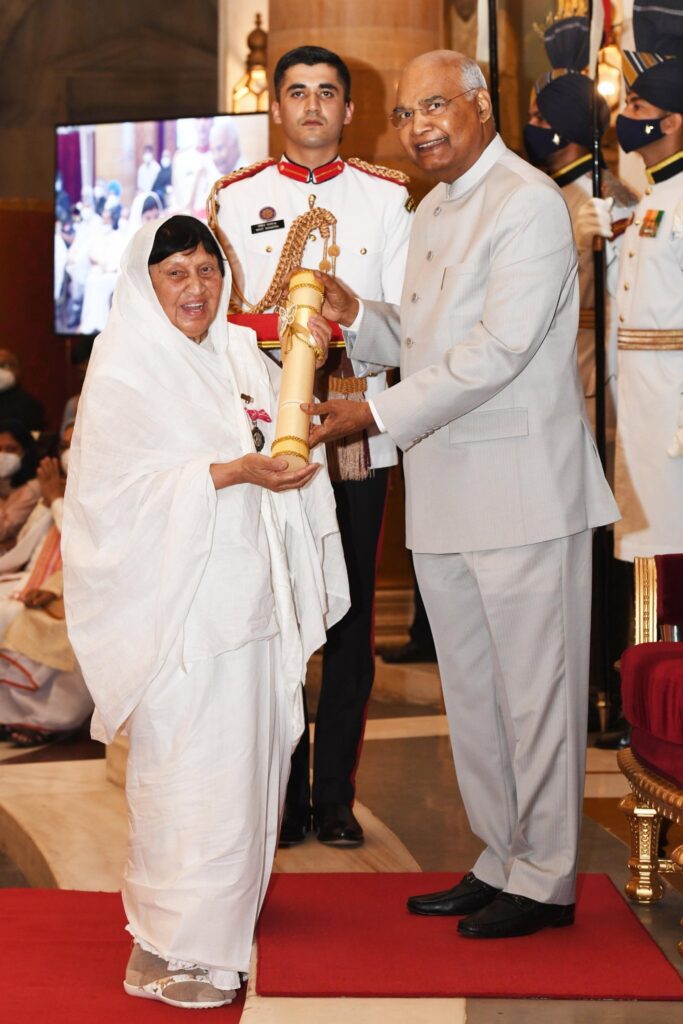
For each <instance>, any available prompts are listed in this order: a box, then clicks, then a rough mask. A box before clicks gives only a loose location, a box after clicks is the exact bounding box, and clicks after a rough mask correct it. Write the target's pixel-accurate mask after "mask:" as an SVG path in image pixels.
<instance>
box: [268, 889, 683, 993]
mask: <svg viewBox="0 0 683 1024" xmlns="http://www.w3.org/2000/svg"><path fill="white" fill-rule="evenodd" d="M454 880H455V876H454V875H452V874H448V875H446V874H342V875H326V874H306V875H303V874H302V875H275V876H274V877H273V881H272V883H271V888H270V892H269V895H268V900H267V903H266V907H265V910H264V913H263V915H262V917H261V923H260V925H259V935H258V953H259V966H258V976H257V986H256V987H257V991H258V993H259V995H264V996H414V997H419V996H442V997H448V996H473V997H480V998H484V997H491V998H495V997H503V998H505V997H507V998H511V999H514V998H520V999H521V998H549V999H643V1000H645V999H658V1000H680V999H683V981H682V980H681V978H680V977H679V975H678V972H677V971H676V970H675V968H674V967H672V966H671V964H670V963H668V961H667V960H666V958H665V956H664V955H663V953H662V952H661V951H660V949H659V948H658V946H657V945H656V944H655V943H654V941H653V940H652V939H651V938H650V936H649V935H648V933H647V931H646V930H645V928H644V927H643V926H642V925H641V924H640V921H639V920H638V918H637V917H636V916H635V914H634V913H633V912H632V911H631V909H630V908H629V907H628V905H627V904H626V902H625V901H624V899H622V897H621V896H620V894H619V893H618V892H617V890H616V888H615V887H614V886H613V884H612V882H611V881H610V880H609V878H607V876H606V875H583V876H582V877H581V879H580V882H579V896H578V908H577V919H576V924H575V925H574V926H573V927H571V928H560V929H547V930H545V931H543V932H539V933H538V934H537V935H530V936H528V937H525V938H519V939H507V940H501V939H498V940H487V941H481V940H479V941H477V940H474V939H464V938H461V937H459V936H458V935H456V932H455V925H456V919H454V918H441V919H435V918H428V917H414V916H413V915H411V914H409V913H408V912H407V911H406V910H405V900H406V897H407V896H409V895H410V894H412V893H415V892H430V891H433V890H436V889H443V888H448V887H449V886H451V885H453V884H454Z"/></svg>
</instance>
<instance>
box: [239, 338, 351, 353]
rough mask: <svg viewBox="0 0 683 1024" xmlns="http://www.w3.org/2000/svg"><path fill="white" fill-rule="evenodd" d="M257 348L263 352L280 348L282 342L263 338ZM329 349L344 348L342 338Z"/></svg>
mask: <svg viewBox="0 0 683 1024" xmlns="http://www.w3.org/2000/svg"><path fill="white" fill-rule="evenodd" d="M256 344H257V345H258V347H259V348H262V349H264V350H269V349H278V348H282V342H281V341H280V339H279V338H264V339H262V340H261V341H258V342H257V343H256ZM327 347H328V349H329V348H346V344H345V342H344V340H343V338H337V339H336V340H335V341H331V342H330V344H329V345H328V346H327Z"/></svg>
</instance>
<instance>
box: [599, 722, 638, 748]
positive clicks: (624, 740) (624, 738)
mask: <svg viewBox="0 0 683 1024" xmlns="http://www.w3.org/2000/svg"><path fill="white" fill-rule="evenodd" d="M595 746H596V747H597V748H598V750H625V749H626V747H630V746H631V726H630V725H627V726H626V727H625V728H624V729H618V730H616V731H615V732H604V733H603V734H602V735H601V736H598V738H597V739H596V741H595Z"/></svg>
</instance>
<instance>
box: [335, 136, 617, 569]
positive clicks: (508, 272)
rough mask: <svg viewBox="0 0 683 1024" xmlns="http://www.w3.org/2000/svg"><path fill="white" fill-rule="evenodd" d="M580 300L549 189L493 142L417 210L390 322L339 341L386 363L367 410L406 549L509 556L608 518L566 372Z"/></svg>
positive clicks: (357, 355) (572, 360) (557, 204)
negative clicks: (393, 368)
mask: <svg viewBox="0 0 683 1024" xmlns="http://www.w3.org/2000/svg"><path fill="white" fill-rule="evenodd" d="M578 305H579V294H578V286H577V270H576V250H575V248H574V241H573V238H572V231H571V224H570V221H569V216H568V213H567V207H566V206H565V203H564V202H563V200H562V197H561V194H560V191H559V189H558V188H557V187H556V186H555V185H554V184H553V183H552V182H551V181H550V179H549V178H548V177H546V175H544V174H542V173H541V172H540V171H538V170H536V169H535V168H533V167H531V166H530V165H529V164H527V163H526V162H525V161H524V160H521V159H520V158H519V157H517V156H515V154H514V153H512V152H511V151H510V150H508V149H507V148H506V147H505V145H504V143H503V142H502V140H501V139H500V138H499V137H496V138H495V139H494V140H493V141H492V142H491V143H490V145H489V146H488V147H487V148H486V150H485V151H484V153H483V154H482V155H481V157H480V158H479V160H478V161H477V163H476V164H475V165H474V166H473V167H471V168H470V170H469V171H467V172H466V173H465V174H464V175H462V176H461V177H460V178H458V179H457V180H456V181H455V182H453V183H452V184H450V185H446V184H439V185H437V186H436V188H434V189H433V190H432V191H431V192H430V193H429V195H428V196H427V197H426V198H425V199H424V200H423V202H422V203H421V204H420V206H419V208H418V210H417V213H416V215H415V218H414V224H413V230H412V233H411V239H410V248H409V252H408V263H407V267H406V279H405V284H404V288H403V296H402V300H401V307H400V325H399V311H398V310H397V309H395V308H394V309H393V310H392V309H391V308H390V307H387V306H384V307H378V306H377V305H376V304H375V303H372V302H369V303H366V304H365V311H364V315H363V318H362V321H361V324H360V330H359V333H358V336H357V338H356V339H355V341H351V342H350V347H351V353H352V356H353V358H354V360H360V361H363V362H366V363H379V364H381V363H384V365H395V364H396V363H398V362H400V366H401V376H402V380H401V382H400V383H399V384H397V385H396V386H395V387H393V388H390V389H389V390H388V391H386V392H384V393H383V394H381V395H378V396H377V397H376V398H374V399H373V403H374V406H375V408H376V410H377V412H378V414H379V417H380V418H381V420H382V421H383V424H384V426H385V427H386V429H387V431H388V432H389V434H390V435H391V436H392V437H393V438H394V440H395V441H396V443H397V444H398V445H399V447H401V448H402V449H403V450H404V452H405V458H404V469H405V474H406V519H407V543H408V547H410V548H412V549H413V550H414V551H418V552H432V553H444V552H458V551H476V550H484V549H491V548H506V547H514V546H518V545H525V544H534V543H537V542H540V541H545V540H551V539H553V538H557V537H562V536H569V535H571V534H573V533H578V532H580V531H582V530H585V529H587V528H590V527H594V526H599V525H601V524H604V523H608V522H611V521H613V520H614V519H615V518H617V515H618V513H617V508H616V505H615V502H614V499H613V497H612V494H611V492H610V489H609V487H608V485H607V482H606V480H605V477H604V474H603V471H602V468H601V465H600V461H599V458H598V455H597V451H596V449H595V444H594V442H593V438H592V436H591V432H590V427H589V425H588V422H587V419H586V413H585V408H584V401H583V395H582V393H581V386H580V383H579V378H578V372H577V365H576V334H577V320H578ZM399 339H400V340H399Z"/></svg>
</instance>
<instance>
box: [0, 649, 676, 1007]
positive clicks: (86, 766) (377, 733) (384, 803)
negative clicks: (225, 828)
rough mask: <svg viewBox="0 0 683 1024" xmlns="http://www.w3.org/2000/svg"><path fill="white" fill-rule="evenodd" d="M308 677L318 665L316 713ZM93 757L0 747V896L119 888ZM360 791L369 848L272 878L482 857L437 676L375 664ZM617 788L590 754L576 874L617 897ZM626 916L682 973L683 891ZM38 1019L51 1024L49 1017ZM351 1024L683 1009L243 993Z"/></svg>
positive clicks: (604, 754)
mask: <svg viewBox="0 0 683 1024" xmlns="http://www.w3.org/2000/svg"><path fill="white" fill-rule="evenodd" d="M318 679H319V665H318V664H317V662H316V661H315V660H314V662H313V664H312V666H311V672H310V679H309V684H310V696H311V697H312V701H311V703H312V704H313V705H315V696H316V690H317V686H318ZM102 754H103V751H102V749H101V748H100V747H99V745H98V744H95V743H93V742H92V741H90V740H89V739H88V738H87V737H86V736H85V735H81V736H78V737H73V738H72V739H70V740H69V741H68V742H67V743H64V744H62V745H61V746H60V747H56V746H55V747H46V748H39V749H37V750H35V751H32V752H18V751H16V750H15V749H13V748H10V747H8V745H7V744H0V761H1V762H2V764H0V851H3V852H2V853H0V886H20V885H22V884H52V885H54V884H58V885H61V886H63V887H79V888H85V889H95V888H104V889H116V888H118V884H119V880H120V872H121V869H122V864H123V851H124V840H125V807H124V802H123V794H122V792H121V791H120V789H118V788H117V787H115V786H113V785H112V783H108V782H107V781H106V777H105V765H104V762H103V760H102ZM357 788H358V801H359V805H360V806H359V817H360V819H361V821H362V823H363V826H364V828H365V829H366V834H367V842H366V844H365V846H364V847H362V848H361V849H359V850H329V849H327V848H325V847H323V846H322V845H321V844H320V843H318V842H317V840H316V839H315V838H314V837H312V836H310V837H309V838H307V840H306V842H305V843H304V844H303V845H302V846H300V847H298V848H295V849H293V850H289V851H281V852H280V853H279V854H278V858H277V862H276V870H279V871H306V870H312V871H331V872H334V871H353V870H361V871H369V870H383V871H387V870H388V871H396V870H398V871H416V872H418V871H444V870H451V869H452V870H465V869H467V868H469V867H470V866H471V863H472V860H473V859H474V857H475V856H476V855H477V853H478V851H479V848H480V847H479V844H478V841H477V840H476V839H475V838H474V837H473V836H472V835H471V834H470V832H469V829H468V827H467V822H466V819H465V815H464V811H463V808H462V804H461V801H460V798H459V795H458V791H457V784H456V781H455V775H454V771H453V765H452V761H451V756H450V749H449V743H448V735H447V729H446V720H445V717H444V715H443V708H442V705H441V699H440V691H439V681H438V673H437V670H436V667H435V666H433V665H417V666H410V667H389V666H387V665H385V664H384V663H383V662H382V661H381V659H378V673H377V682H376V688H375V695H374V698H373V700H372V702H371V705H370V709H369V720H368V724H367V731H366V742H365V746H364V750H363V756H362V759H361V762H360V767H359V771H358V778H357ZM626 791H627V786H626V783H625V782H624V781H623V779H622V776H621V775H620V773H619V772H618V770H617V766H616V756H615V755H614V754H613V753H611V752H609V751H599V750H596V749H595V748H592V749H590V750H589V758H588V770H587V775H586V788H585V816H584V828H583V836H582V841H581V865H580V866H581V870H583V871H601V872H606V873H607V874H609V875H610V876H611V877H612V879H613V880H614V881H615V883H616V884H617V886H618V887H619V888H620V889H621V888H622V887H623V884H624V882H625V880H626V878H627V875H628V873H627V867H626V860H627V856H628V849H627V845H626V842H627V828H626V823H625V819H623V815H621V812H619V811H618V802H619V799H620V798H621V797H622V796H623V795H624V794H625V793H626ZM27 837H28V838H27ZM668 842H669V844H670V845H671V846H673V845H678V844H680V843H682V842H683V828H681V827H676V828H675V829H672V830H671V833H670V835H669V837H668ZM8 855H9V856H8ZM60 858H61V859H60ZM22 870H23V872H24V875H23V876H22V873H21V872H22ZM635 912H636V913H637V915H638V917H639V918H640V920H641V921H642V922H643V924H644V925H645V927H646V928H647V929H648V931H649V932H650V933H651V935H652V936H653V938H654V939H655V941H656V942H657V943H658V944H659V946H660V948H661V949H662V951H663V952H664V954H665V955H666V956H667V957H668V959H669V960H670V962H671V963H672V964H674V965H675V966H676V968H677V969H678V970H679V971H681V969H682V967H683V960H681V958H680V957H679V956H678V954H677V952H676V943H677V941H678V940H679V939H680V937H681V929H680V925H679V921H680V919H681V917H682V916H683V893H682V892H679V891H677V890H676V889H675V888H670V889H668V891H667V895H666V897H665V899H664V900H663V901H662V902H661V903H659V904H656V905H654V906H652V907H636V908H635ZM614 953H615V954H616V951H614ZM681 973H682V974H683V971H681ZM682 997H683V988H682ZM43 1019H44V1020H45V1021H46V1022H47V1024H49V1017H48V1016H44V1017H43ZM349 1019H353V1020H354V1024H375V1022H376V1024H442V1022H443V1024H447V1022H448V1024H461V1022H464V1021H467V1022H468V1024H494V1022H495V1024H498V1022H509V1024H522V1022H524V1024H549V1022H552V1024H598V1022H599V1024H664V1022H666V1024H673V1022H674V1021H675V1020H681V1019H683V1012H681V1009H680V1007H678V1006H677V1005H676V1004H671V1003H658V1002H653V1003H635V1002H619V1001H610V1002H597V1001H596V1002H590V1001H581V1002H573V1001H564V1000H563V1001H548V1000H535V1001H534V1000H490V999H481V1000H472V999H468V1000H456V999H446V1000H433V999H425V1000H412V999H411V1000H385V999H383V1000H300V999H296V1000H283V999H277V1000H274V999H270V1000H264V999H259V998H258V997H255V995H254V993H253V992H250V993H249V994H248V1001H247V1008H246V1009H245V1013H244V1015H243V1020H244V1021H245V1024H263V1022H266V1024H271V1022H273V1024H275V1022H277V1024H290V1022H291V1024H308V1022H311V1024H313V1022H315V1024H323V1022H324V1024H336V1022H337V1021H339V1022H341V1021H342V1020H343V1021H344V1024H347V1022H348V1020H349Z"/></svg>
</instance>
